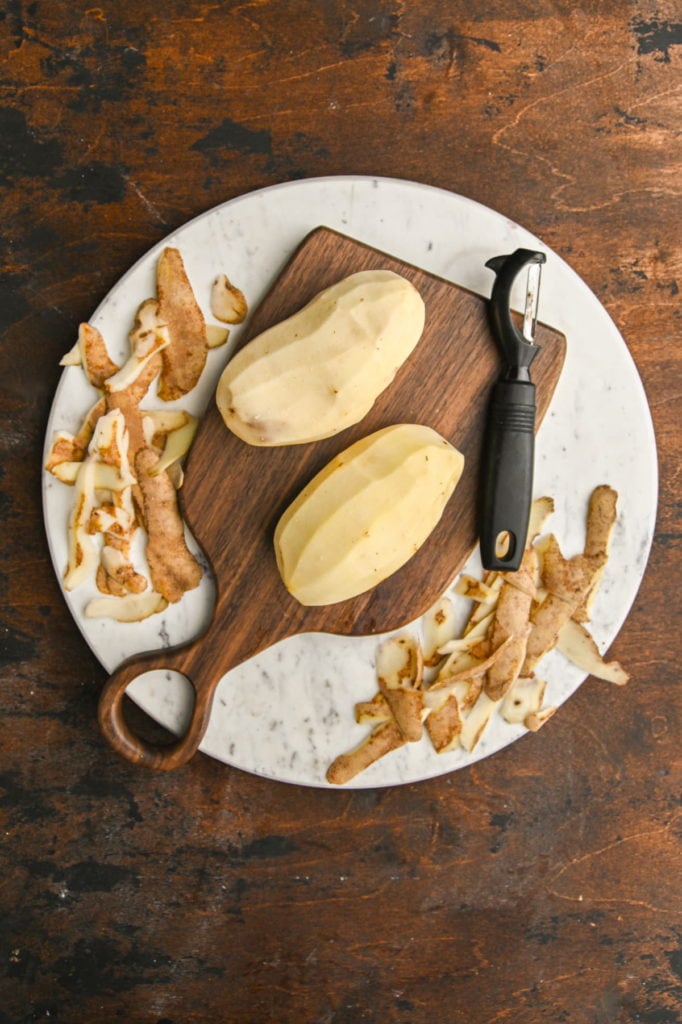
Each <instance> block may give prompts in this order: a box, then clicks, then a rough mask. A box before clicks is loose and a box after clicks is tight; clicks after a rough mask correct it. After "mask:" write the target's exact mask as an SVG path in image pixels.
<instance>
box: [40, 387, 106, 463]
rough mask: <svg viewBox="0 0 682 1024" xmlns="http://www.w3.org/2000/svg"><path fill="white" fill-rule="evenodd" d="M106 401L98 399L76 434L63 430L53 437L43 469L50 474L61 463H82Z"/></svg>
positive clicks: (104, 409)
mask: <svg viewBox="0 0 682 1024" xmlns="http://www.w3.org/2000/svg"><path fill="white" fill-rule="evenodd" d="M106 407H107V404H106V401H105V400H104V398H99V399H98V400H97V401H96V402H95V404H94V405H93V406H92V407H91V408H90V409H89V410H88V412H87V413H86V414H85V418H84V420H83V422H82V424H81V426H80V428H79V430H78V433H76V434H69V433H67V432H66V431H65V430H61V431H59V433H58V434H57V435H56V436H55V438H54V440H53V442H52V447H51V448H50V451H49V453H48V456H47V461H46V462H45V469H46V470H47V471H48V472H49V473H52V472H53V471H54V468H55V466H58V465H60V463H62V462H82V461H83V459H84V458H85V453H86V452H87V450H88V445H89V444H90V441H91V440H92V435H93V434H94V432H95V427H96V425H97V421H98V420H99V418H100V416H102V415H104V413H105V412H106Z"/></svg>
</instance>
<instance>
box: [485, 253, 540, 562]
mask: <svg viewBox="0 0 682 1024" xmlns="http://www.w3.org/2000/svg"><path fill="white" fill-rule="evenodd" d="M545 260H546V256H545V254H544V253H542V252H533V251H532V250H531V249H517V250H516V252H513V253H511V255H508V256H495V257H494V258H493V259H491V260H488V261H487V263H486V267H489V268H490V269H491V270H492V271H494V273H495V283H494V285H493V290H492V293H491V296H490V300H489V303H488V318H489V322H490V327H491V329H492V332H493V335H494V337H495V340H496V342H497V344H498V346H499V348H500V351H501V353H502V357H503V359H504V362H505V365H506V369H505V372H504V374H503V375H502V377H501V378H500V379H499V380H498V381H497V383H496V384H495V386H494V388H493V393H492V398H491V401H490V405H489V408H488V419H487V424H486V431H485V439H484V450H483V457H482V463H481V473H482V475H481V504H480V523H479V534H480V547H481V561H482V563H483V568H484V569H495V570H501V571H503V572H514V571H516V570H517V569H518V568H519V565H520V563H521V559H522V557H523V552H524V549H525V547H526V535H527V532H528V521H529V518H530V507H531V501H532V496H533V463H534V455H535V385H534V384H533V383H532V381H531V379H530V366H531V363H532V362H533V359H534V358H535V356H536V355H537V353H538V352H539V351H540V350H539V348H538V346H537V345H534V344H533V340H534V337H535V325H536V322H537V312H538V301H539V297H540V275H541V270H542V264H543V263H544V262H545ZM526 267H527V268H528V278H527V282H526V299H525V308H524V313H523V325H522V329H521V330H519V328H518V327H517V326H516V323H515V322H514V319H513V318H512V313H511V309H510V302H511V291H512V287H513V285H514V282H515V280H516V278H517V277H518V276H519V274H520V273H521V272H522V271H523V270H524V269H525V268H526Z"/></svg>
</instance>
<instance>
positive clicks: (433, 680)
mask: <svg viewBox="0 0 682 1024" xmlns="http://www.w3.org/2000/svg"><path fill="white" fill-rule="evenodd" d="M617 497H618V496H617V494H616V492H615V491H614V490H613V489H612V488H611V487H608V486H605V485H604V486H600V487H597V488H595V490H594V491H593V493H592V495H591V497H590V501H589V506H588V513H587V529H586V537H585V546H584V550H583V551H582V552H581V553H580V554H578V555H576V556H574V557H573V558H570V559H567V558H564V556H563V555H562V553H561V549H560V547H559V543H558V541H557V539H556V537H555V536H554V535H553V534H549V535H547V536H545V537H542V536H541V534H542V530H543V527H544V524H545V521H546V520H547V518H548V516H549V515H551V513H552V512H553V511H554V503H553V501H552V499H551V498H540V499H538V500H537V501H536V502H535V503H534V504H533V509H532V513H531V522H530V526H529V531H528V542H527V546H526V549H525V552H524V556H523V560H522V562H521V566H520V568H519V570H518V572H509V573H505V572H487V573H485V575H484V578H483V580H482V581H481V580H475V579H473V578H472V577H469V576H466V575H463V576H461V577H460V579H459V581H458V582H457V584H456V586H455V588H454V590H455V592H456V593H458V594H460V595H463V596H465V597H467V598H470V599H471V600H472V601H473V602H474V604H473V608H472V611H471V613H470V615H469V618H468V621H467V623H466V625H465V627H464V630H463V631H462V633H461V635H460V636H456V613H455V608H454V605H453V603H452V601H451V600H450V598H448V597H447V596H446V597H443V598H441V599H440V601H438V602H437V603H436V605H434V607H433V608H432V609H431V610H430V611H429V612H427V614H426V615H425V616H424V619H423V624H422V626H423V628H422V639H421V641H420V640H419V639H417V638H416V637H415V636H413V635H411V634H407V633H403V634H400V635H397V636H393V637H390V638H389V639H388V640H386V641H384V642H383V643H382V644H381V645H380V646H379V649H378V651H377V657H376V673H377V681H378V684H379V690H378V693H377V694H376V695H375V696H374V697H373V698H372V699H371V700H368V701H361V702H360V703H359V704H356V706H355V719H356V721H357V722H358V723H359V724H367V725H371V726H372V730H371V732H370V734H369V735H368V736H367V738H366V739H365V740H364V741H363V742H362V743H361V744H360V745H359V746H358V747H356V748H355V749H354V750H352V751H351V752H350V753H347V754H342V755H341V756H340V757H337V758H336V760H335V761H334V762H333V763H332V764H331V765H330V767H329V769H328V771H327V781H328V782H330V783H332V784H335V785H343V784H344V783H346V782H348V781H350V779H352V778H354V777H355V776H356V775H358V774H359V773H360V772H362V771H364V770H365V769H366V768H368V767H369V766H370V765H371V764H373V763H374V762H375V761H378V760H379V759H380V758H381V757H384V756H385V755H386V754H388V753H390V751H392V750H396V749H397V748H399V747H402V746H404V745H405V744H406V743H414V742H417V741H419V740H420V739H421V738H422V736H423V734H424V732H426V733H427V734H428V737H429V739H430V741H431V743H432V744H433V747H434V749H435V750H436V751H437V752H438V753H444V752H445V751H448V750H453V749H455V748H456V747H458V746H459V747H462V748H464V750H465V751H467V752H468V753H470V752H471V751H472V750H473V749H474V748H475V746H476V744H477V743H478V742H479V740H480V738H481V736H482V735H483V733H484V731H485V729H486V727H487V725H488V723H489V722H490V720H491V718H492V717H493V715H494V713H495V712H496V711H497V710H498V709H499V712H500V713H501V715H502V718H503V719H504V720H505V721H507V722H509V723H510V724H519V723H523V724H524V725H525V726H526V728H527V729H529V730H531V731H533V732H536V731H537V730H538V729H539V728H540V727H541V726H542V725H543V724H544V723H545V722H546V721H547V720H548V719H549V718H550V717H551V716H552V714H553V713H554V711H555V710H556V708H553V707H545V706H543V701H544V695H545V689H546V682H545V681H544V680H543V679H540V678H538V677H537V676H536V675H535V668H536V666H537V665H538V663H539V662H540V661H541V659H542V658H543V657H544V656H545V655H546V654H548V653H549V652H550V651H551V650H554V649H558V650H559V651H561V652H562V653H563V654H564V655H565V656H566V657H567V658H568V659H569V660H570V661H572V662H573V663H574V664H575V665H577V666H578V667H579V668H581V669H583V670H584V671H585V672H587V673H589V674H590V675H592V676H595V677H596V678H599V679H605V680H608V681H610V682H613V683H616V684H617V685H623V684H624V683H627V681H628V678H629V676H628V674H627V673H626V672H625V671H624V669H623V668H622V667H621V665H620V664H619V663H618V662H615V661H612V662H607V661H605V660H604V659H603V658H602V656H601V654H600V653H599V650H598V648H597V645H596V643H595V641H594V639H593V637H592V636H591V634H590V633H589V632H588V630H587V629H586V627H585V623H586V622H588V621H589V619H590V615H591V609H592V605H593V601H594V597H595V594H596V591H597V589H598V587H599V584H600V582H601V579H602V576H603V573H604V568H605V566H606V562H607V558H608V550H609V544H610V539H611V534H612V532H613V527H614V525H615V522H616V502H617Z"/></svg>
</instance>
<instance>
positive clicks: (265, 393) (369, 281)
mask: <svg viewBox="0 0 682 1024" xmlns="http://www.w3.org/2000/svg"><path fill="white" fill-rule="evenodd" d="M424 316H425V312H424V303H423V301H422V298H421V296H420V294H419V292H418V291H417V289H416V288H415V287H414V285H412V284H410V282H409V281H407V280H406V279H405V278H403V277H401V276H400V275H399V274H394V273H393V272H392V271H389V270H366V271H361V272H360V273H357V274H352V275H351V276H350V277H347V278H345V279H344V280H343V281H340V282H339V283H338V284H335V285H332V287H330V288H327V289H325V290H324V291H322V292H320V293H319V295H317V296H315V298H314V299H313V300H312V301H311V302H309V303H308V305H307V306H304V308H303V309H301V310H299V311H298V312H297V313H295V314H294V315H293V316H291V317H289V318H288V319H287V320H284V321H282V322H281V323H279V324H276V325H275V326H274V327H271V328H269V329H268V330H267V331H264V332H263V334H259V335H258V336H257V337H256V338H254V339H253V340H252V341H251V342H249V344H248V345H246V346H245V348H243V349H241V351H239V352H238V353H237V354H236V355H235V356H234V358H233V359H232V360H231V361H230V362H229V363H228V364H227V366H226V368H225V370H224V371H223V374H222V376H221V378H220V381H219V383H218V390H217V394H216V400H217V402H218V408H219V409H220V412H221V415H222V417H223V419H224V420H225V423H226V424H227V426H228V427H229V428H230V430H232V431H233V433H235V434H236V435H237V437H240V438H241V439H242V440H243V441H246V442H247V443H248V444H252V445H259V446H265V447H267V446H274V445H284V444H304V443H305V442H308V441H317V440H320V439H321V438H323V437H331V436H332V435H333V434H337V433H338V432H339V431H340V430H343V429H344V428H345V427H349V426H351V425H352V424H353V423H358V422H359V421H360V420H361V419H362V417H363V416H364V415H365V414H366V413H367V412H369V410H370V409H371V407H372V405H373V404H374V402H375V400H376V399H377V397H378V396H379V395H380V394H381V392H382V391H383V390H384V389H385V388H386V387H388V385H389V384H390V383H391V381H392V380H393V378H394V377H395V375H396V373H397V371H398V370H399V369H400V367H401V366H402V364H403V363H404V362H405V360H406V359H407V357H408V356H409V355H410V353H411V352H412V350H413V349H414V347H415V345H416V344H417V342H418V341H419V338H420V337H421V333H422V331H423V329H424Z"/></svg>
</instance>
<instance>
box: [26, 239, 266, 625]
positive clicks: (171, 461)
mask: <svg viewBox="0 0 682 1024" xmlns="http://www.w3.org/2000/svg"><path fill="white" fill-rule="evenodd" d="M156 291H157V296H156V298H152V299H146V300H145V301H144V302H143V303H142V304H141V305H140V307H139V309H138V310H137V313H136V315H135V319H134V323H133V327H132V330H131V332H130V335H129V342H130V355H129V357H128V359H127V360H126V361H125V363H124V364H123V366H117V365H116V364H115V363H114V362H112V360H111V359H110V357H109V354H108V351H107V347H106V344H105V341H104V338H103V337H102V335H101V334H100V332H99V331H98V330H97V329H96V328H95V327H92V326H91V325H90V324H81V326H80V329H79V332H78V341H77V342H76V344H75V346H74V347H73V349H72V350H71V351H70V352H69V353H68V354H67V355H66V356H65V357H64V358H63V359H62V361H61V364H62V365H64V366H79V365H80V366H82V368H83V371H84V373H85V376H86V378H87V380H88V382H89V383H90V384H91V385H92V387H93V388H95V389H96V390H97V392H98V398H97V400H96V402H95V404H94V405H93V406H92V408H91V409H90V410H89V412H88V413H87V414H86V416H85V419H84V421H83V423H82V425H81V427H80V429H79V430H78V432H77V433H76V434H69V433H67V432H65V431H60V432H59V433H58V434H57V435H56V436H55V438H54V440H53V442H52V445H51V448H50V451H49V453H48V457H47V461H46V464H45V468H46V469H47V470H48V471H49V472H50V473H52V474H53V475H54V476H55V477H57V479H58V480H61V481H62V482H64V483H66V484H70V485H72V486H73V488H74V501H73V506H72V512H71V517H70V521H69V554H68V565H67V567H66V571H65V575H64V586H65V588H66V589H67V590H73V589H74V588H75V587H78V586H79V585H80V584H82V583H84V582H85V581H87V580H91V579H92V578H93V576H94V578H95V580H96V584H97V589H98V590H99V591H100V594H101V595H102V596H101V597H96V598H93V599H92V600H91V601H89V603H88V604H87V606H86V608H85V614H86V616H88V617H108V618H113V619H116V620H118V621H122V622H136V621H139V620H141V619H144V618H146V617H147V616H149V615H153V614H155V613H156V612H159V611H162V610H163V609H164V608H166V607H167V605H168V604H169V603H174V602H176V601H179V600H180V598H181V597H182V595H183V594H184V593H186V591H188V590H192V589H193V588H194V587H196V586H197V585H198V584H199V581H200V579H201V575H202V570H201V567H200V565H199V563H198V562H197V560H196V558H195V557H194V555H193V554H192V553H191V552H190V550H189V548H188V547H187V544H186V542H185V529H184V524H183V521H182V518H181V515H180V511H179V509H178V502H177V489H178V488H179V487H180V486H181V485H182V469H181V465H180V460H181V459H182V458H183V456H184V455H185V454H186V453H187V451H188V449H189V447H190V445H191V443H192V439H193V437H194V434H195V431H196V427H197V420H196V418H195V417H194V416H191V415H190V414H189V413H186V412H183V411H182V410H176V409H163V408H162V409H157V408H145V407H143V405H142V403H143V401H144V400H145V399H147V398H148V396H149V393H150V390H151V389H152V384H153V383H154V382H156V397H157V399H159V400H160V401H161V402H172V401H175V400H176V399H179V398H182V397H183V396H184V395H186V394H188V392H190V391H191V390H192V389H193V388H194V387H195V385H196V384H197V383H198V381H199V378H200V377H201V374H202V372H203V369H204V366H205V364H206V358H207V352H208V350H209V349H210V348H216V347H218V346H219V345H222V344H223V343H224V342H225V341H227V338H228V333H229V332H228V330H227V329H226V328H225V327H222V326H219V325H217V324H206V322H205V320H204V316H203V313H202V311H201V309H200V307H199V304H198V303H197V300H196V297H195V295H194V291H193V290H192V286H191V284H190V281H189V279H188V277H187V274H186V271H185V267H184V264H183V260H182V256H181V254H180V252H179V251H178V250H177V249H173V248H166V249H164V250H163V252H162V253H161V256H160V257H159V260H158V263H157V270H156ZM211 312H212V313H213V315H214V316H215V317H216V319H218V320H221V321H222V322H223V323H231V324H234V323H240V322H241V321H242V320H243V319H244V318H245V316H246V313H247V306H246V300H245V299H244V296H243V294H242V293H241V292H240V291H239V289H237V288H235V287H234V286H233V285H232V284H230V282H229V280H228V278H227V277H226V276H225V275H224V274H221V275H219V276H218V277H217V278H216V279H215V281H214V283H213V287H212V291H211ZM140 528H142V530H143V531H144V537H145V541H146V543H145V546H144V555H145V558H144V561H146V567H145V569H146V571H145V572H142V571H140V569H139V567H138V566H136V565H135V564H134V551H133V541H134V539H135V537H136V534H137V531H138V530H139V529H140Z"/></svg>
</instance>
